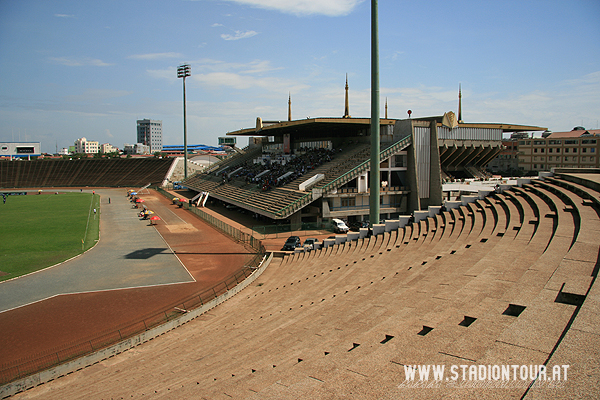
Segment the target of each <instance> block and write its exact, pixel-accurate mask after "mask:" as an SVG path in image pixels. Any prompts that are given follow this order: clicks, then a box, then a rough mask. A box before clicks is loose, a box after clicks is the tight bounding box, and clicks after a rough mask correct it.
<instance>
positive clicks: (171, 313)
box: [0, 190, 265, 385]
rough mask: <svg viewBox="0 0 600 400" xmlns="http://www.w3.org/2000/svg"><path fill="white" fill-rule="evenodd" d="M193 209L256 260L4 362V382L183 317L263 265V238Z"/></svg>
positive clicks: (1, 367)
mask: <svg viewBox="0 0 600 400" xmlns="http://www.w3.org/2000/svg"><path fill="white" fill-rule="evenodd" d="M160 191H161V190H159V192H160ZM162 192H164V191H162ZM165 193H166V195H167V196H170V194H168V193H167V192H164V193H163V194H165ZM190 211H192V212H195V213H196V214H197V215H199V216H200V217H201V218H203V219H204V220H205V221H206V222H208V223H209V224H211V225H213V226H214V227H215V228H217V229H219V230H220V231H222V232H224V233H226V234H228V235H229V236H231V237H232V238H233V239H235V240H238V241H240V242H243V243H245V244H247V245H249V246H251V247H252V248H253V249H255V250H256V251H257V252H256V254H255V255H254V257H253V258H252V260H251V261H250V262H249V263H248V264H247V265H244V266H243V267H242V268H241V269H240V270H238V271H237V272H236V273H234V274H232V275H230V276H229V277H227V278H225V280H224V281H222V282H220V283H217V284H216V285H214V286H212V287H210V288H208V289H203V290H202V291H200V292H197V293H195V294H193V295H190V296H188V297H185V298H183V299H181V300H178V301H177V302H175V303H173V304H170V305H169V306H167V307H164V308H162V309H160V310H157V311H155V312H153V313H150V314H147V315H145V316H143V317H140V318H139V319H138V320H136V321H133V322H131V323H128V324H124V325H120V326H117V327H115V328H113V329H110V330H107V331H104V332H99V333H97V334H95V335H93V336H90V337H87V338H84V339H81V340H78V341H77V342H72V343H68V344H66V345H63V346H60V347H55V348H53V349H50V350H47V351H45V352H43V353H39V354H36V355H34V356H31V357H26V358H22V359H20V360H17V361H14V362H11V363H9V364H2V365H0V385H4V384H7V383H9V382H12V381H14V380H16V379H20V378H23V377H25V376H28V375H31V374H34V373H36V372H40V371H43V370H45V369H48V368H52V367H54V366H57V365H59V364H63V363H65V362H67V361H70V360H73V359H76V358H78V357H82V356H84V355H87V354H90V353H93V352H95V351H98V350H100V349H102V348H105V347H108V346H110V345H113V344H115V343H118V342H120V341H122V340H124V339H127V338H129V337H132V336H135V335H139V334H140V333H143V332H145V331H148V330H149V329H152V328H153V327H156V326H158V325H161V324H164V323H166V322H169V321H170V320H173V319H175V318H177V317H178V316H180V315H181V314H182V313H184V312H187V311H189V310H193V309H195V308H197V307H200V306H202V305H204V303H207V302H208V301H210V300H212V299H214V298H216V297H218V296H220V295H222V294H223V293H225V292H227V291H228V290H229V289H231V288H233V287H235V286H236V285H237V284H238V283H240V282H242V281H243V280H244V279H246V278H247V277H248V276H250V275H251V274H252V272H253V271H254V270H255V269H256V268H257V267H258V266H259V264H260V263H261V260H262V259H263V257H264V254H265V249H264V246H263V245H262V243H261V242H260V240H258V239H256V238H254V237H252V235H250V234H247V233H244V232H241V231H240V230H239V229H236V228H233V227H231V226H228V225H227V224H225V223H223V222H222V221H219V220H217V219H216V218H214V217H212V216H211V215H209V214H207V213H204V212H202V211H201V210H197V209H195V208H191V210H190ZM197 211H200V212H201V214H199V213H198V212H197ZM202 214H205V215H202ZM206 216H208V217H211V218H212V219H214V221H212V220H211V218H205V217H206Z"/></svg>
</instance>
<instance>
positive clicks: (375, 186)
mask: <svg viewBox="0 0 600 400" xmlns="http://www.w3.org/2000/svg"><path fill="white" fill-rule="evenodd" d="M377 14H378V10H377V0H371V182H369V183H370V189H371V195H370V197H369V203H370V207H369V209H370V210H369V211H370V213H369V214H370V215H369V218H370V219H371V221H370V222H371V226H373V224H378V223H379V201H380V200H379V185H380V183H379V181H380V180H381V179H380V178H381V177H380V176H379V162H380V161H379V147H380V145H379V28H378V18H377Z"/></svg>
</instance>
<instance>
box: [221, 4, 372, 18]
mask: <svg viewBox="0 0 600 400" xmlns="http://www.w3.org/2000/svg"><path fill="white" fill-rule="evenodd" d="M225 1H232V2H234V3H238V4H246V5H249V6H252V7H257V8H265V9H268V10H276V11H280V12H283V13H286V14H294V15H312V14H321V15H327V16H329V17H337V16H342V15H348V14H350V13H351V12H352V11H354V9H355V8H356V7H357V6H358V5H359V4H360V3H362V2H363V1H364V0H285V1H282V0H225Z"/></svg>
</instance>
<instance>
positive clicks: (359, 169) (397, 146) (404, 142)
mask: <svg viewBox="0 0 600 400" xmlns="http://www.w3.org/2000/svg"><path fill="white" fill-rule="evenodd" d="M411 143H412V138H411V136H406V137H405V138H404V139H401V140H399V141H397V142H396V143H394V144H392V145H391V146H389V147H387V148H386V149H384V150H382V151H381V152H379V159H380V160H385V159H386V158H388V157H389V156H391V155H392V154H394V153H396V152H398V151H400V150H403V149H405V148H406V147H408V146H409V145H410V144H411ZM370 168H371V160H370V159H369V160H366V161H364V162H362V163H361V164H359V165H357V166H356V167H354V168H353V169H351V170H350V171H348V172H346V173H345V174H342V175H340V176H339V177H337V178H336V179H334V180H332V181H331V182H329V183H328V184H326V185H325V186H323V187H322V188H321V189H323V193H329V192H331V191H332V190H335V189H337V188H339V187H340V186H342V185H345V184H346V183H348V182H350V181H351V180H352V179H354V178H356V177H358V176H359V175H360V174H362V173H363V172H364V171H366V170H368V169H370Z"/></svg>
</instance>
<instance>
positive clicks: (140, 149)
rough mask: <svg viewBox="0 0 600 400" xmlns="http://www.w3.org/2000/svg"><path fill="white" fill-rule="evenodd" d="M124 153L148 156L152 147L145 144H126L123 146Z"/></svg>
mask: <svg viewBox="0 0 600 400" xmlns="http://www.w3.org/2000/svg"><path fill="white" fill-rule="evenodd" d="M123 153H125V154H141V155H148V154H150V146H147V145H145V144H143V143H136V144H128V143H125V144H124V145H123Z"/></svg>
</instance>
